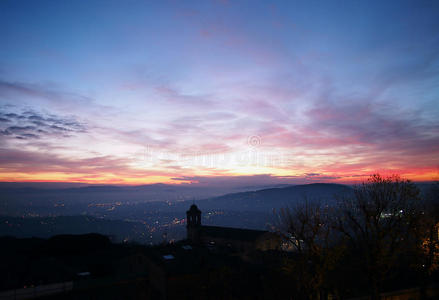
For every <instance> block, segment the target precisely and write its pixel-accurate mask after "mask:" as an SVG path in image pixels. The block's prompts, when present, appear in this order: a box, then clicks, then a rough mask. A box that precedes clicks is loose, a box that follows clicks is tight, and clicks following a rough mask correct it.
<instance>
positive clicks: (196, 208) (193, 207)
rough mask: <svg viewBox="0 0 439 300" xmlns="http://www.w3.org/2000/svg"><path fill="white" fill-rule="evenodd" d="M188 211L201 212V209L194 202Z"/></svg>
mask: <svg viewBox="0 0 439 300" xmlns="http://www.w3.org/2000/svg"><path fill="white" fill-rule="evenodd" d="M188 212H191V213H194V212H195V213H198V212H200V213H201V210H199V209H198V207H197V206H196V205H195V204H192V205H191V207H190V208H189V210H188Z"/></svg>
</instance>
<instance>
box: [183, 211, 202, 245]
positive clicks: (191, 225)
mask: <svg viewBox="0 0 439 300" xmlns="http://www.w3.org/2000/svg"><path fill="white" fill-rule="evenodd" d="M186 224H187V225H186V228H187V239H188V240H190V241H192V242H193V243H197V242H198V240H199V229H200V227H201V210H199V209H198V207H197V206H196V205H195V204H192V205H191V207H190V208H189V210H188V211H187V212H186Z"/></svg>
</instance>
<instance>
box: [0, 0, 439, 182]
mask: <svg viewBox="0 0 439 300" xmlns="http://www.w3.org/2000/svg"><path fill="white" fill-rule="evenodd" d="M438 171H439V1H402V0H398V1H333V0H331V1H293V0H291V1H290V0H289V1H255V0H251V1H234V0H228V1H227V0H223V1H219V0H217V1H214V0H204V1H166V0H160V1H108V0H103V1H56V0H53V1H26V0H22V1H20V0H2V1H0V181H61V182H85V183H117V184H147V183H157V182H162V183H190V182H193V183H200V184H209V183H211V182H224V183H227V182H235V183H236V182H240V183H242V184H248V183H255V184H264V183H304V182H342V183H348V182H354V181H357V180H362V179H364V178H365V176H368V175H369V174H372V173H376V172H380V173H382V174H400V175H401V176H403V177H406V178H409V179H413V180H416V181H429V180H439V175H438Z"/></svg>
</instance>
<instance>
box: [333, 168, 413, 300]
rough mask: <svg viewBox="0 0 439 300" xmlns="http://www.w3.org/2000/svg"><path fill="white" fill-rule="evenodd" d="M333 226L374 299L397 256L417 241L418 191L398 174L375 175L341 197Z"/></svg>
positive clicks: (377, 296) (394, 264) (396, 260)
mask: <svg viewBox="0 0 439 300" xmlns="http://www.w3.org/2000/svg"><path fill="white" fill-rule="evenodd" d="M336 217H337V218H336V222H335V224H334V228H335V229H336V230H337V231H339V232H340V233H341V234H343V235H344V236H345V237H346V239H347V241H348V242H349V246H350V249H351V251H352V252H353V253H354V254H355V255H356V256H357V257H358V260H357V262H358V266H359V267H360V268H361V271H362V272H364V274H365V275H366V280H367V284H368V286H369V287H370V289H371V290H370V291H371V297H372V299H379V294H380V288H381V287H380V283H381V282H382V281H383V280H384V279H385V278H386V275H388V273H389V271H390V270H391V269H392V268H393V267H395V266H396V265H397V263H398V258H399V257H400V256H401V255H402V254H403V253H404V252H405V251H407V249H409V248H410V247H412V245H413V244H414V243H415V244H416V238H415V235H416V234H415V232H414V231H415V229H416V228H418V227H419V222H420V210H419V190H418V188H417V187H416V186H415V185H414V184H413V183H411V182H410V181H408V180H403V179H401V178H400V177H398V176H391V177H387V178H383V177H381V176H380V175H372V176H371V177H370V178H369V179H368V181H367V182H365V183H363V184H361V185H358V186H356V187H355V188H354V196H353V197H348V198H344V199H342V201H341V202H340V206H339V210H338V214H337V216H336Z"/></svg>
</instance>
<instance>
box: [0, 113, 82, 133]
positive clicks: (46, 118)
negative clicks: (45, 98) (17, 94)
mask: <svg viewBox="0 0 439 300" xmlns="http://www.w3.org/2000/svg"><path fill="white" fill-rule="evenodd" d="M0 119H4V120H5V121H3V122H2V123H0V133H1V135H3V136H10V137H14V138H17V139H38V138H45V137H69V136H71V135H72V134H77V133H84V132H86V131H87V129H86V125H85V124H84V123H81V122H78V121H77V120H76V119H75V117H73V116H69V117H64V116H57V115H54V114H46V113H39V112H36V111H31V110H25V111H22V112H19V113H11V112H7V111H5V108H3V109H2V108H0Z"/></svg>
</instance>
